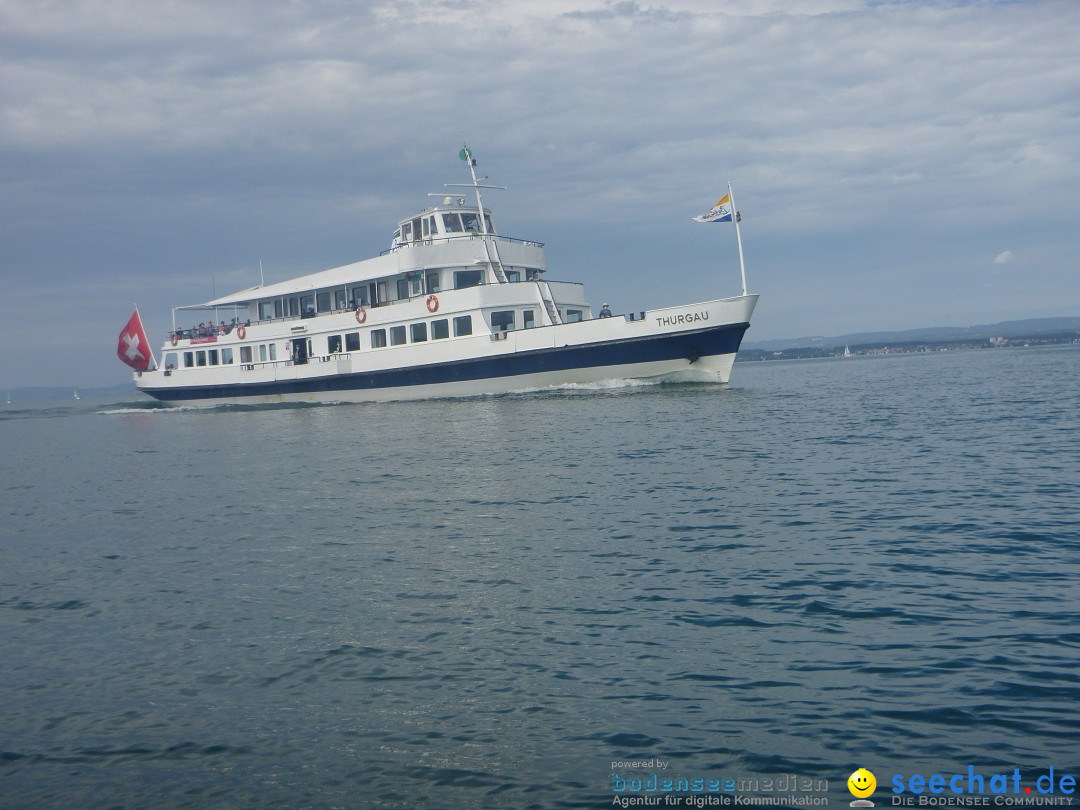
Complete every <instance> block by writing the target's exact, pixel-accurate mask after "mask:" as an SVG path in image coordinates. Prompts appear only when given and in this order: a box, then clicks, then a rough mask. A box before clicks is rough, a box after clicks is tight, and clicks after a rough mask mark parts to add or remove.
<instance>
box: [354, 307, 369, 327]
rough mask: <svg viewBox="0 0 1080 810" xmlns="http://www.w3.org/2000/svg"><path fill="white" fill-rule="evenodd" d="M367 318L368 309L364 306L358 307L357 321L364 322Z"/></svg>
mask: <svg viewBox="0 0 1080 810" xmlns="http://www.w3.org/2000/svg"><path fill="white" fill-rule="evenodd" d="M366 320H367V310H366V309H364V308H363V307H357V308H356V322H357V323H363V322H364V321H366Z"/></svg>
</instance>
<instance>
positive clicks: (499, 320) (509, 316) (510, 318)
mask: <svg viewBox="0 0 1080 810" xmlns="http://www.w3.org/2000/svg"><path fill="white" fill-rule="evenodd" d="M513 328H514V310H512V309H504V310H501V311H499V312H492V313H491V331H493V332H508V331H511V330H513Z"/></svg>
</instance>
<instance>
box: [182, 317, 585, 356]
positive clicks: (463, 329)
mask: <svg viewBox="0 0 1080 810" xmlns="http://www.w3.org/2000/svg"><path fill="white" fill-rule="evenodd" d="M517 314H518V313H517V312H516V311H515V310H512V309H505V310H498V311H496V312H492V313H491V330H492V331H493V332H508V331H513V330H515V329H517V328H518V327H517ZM581 314H582V311H581V310H579V309H568V310H566V313H565V319H566V321H567V323H573V322H575V321H580V320H581ZM453 321H454V337H466V336H468V335H471V334H472V333H473V331H472V316H471V315H460V316H458V317H455V318H454V319H453ZM535 326H536V316H535V313H534V311H533V310H531V309H525V310H522V311H521V328H522V329H532V328H533V327H535ZM369 334H370V340H371V348H373V349H382V348H384V347H386V346H388V345H389V346H403V345H405V344H406V343H423V342H425V341H427V340H428V339H429V337H430V339H431V340H445V339H446V338H449V337H450V320H449V319H447V318H440V319H438V320H434V321H431V322H430V323H429V322H427V321H419V322H417V323H412V324H409V325H408V326H404V325H402V326H391V327H389V329H372V330H371V331H370V333H369ZM388 338H389V342H388ZM326 343H327V347H326V348H327V353H328V354H340V353H341V352H342V351H346V352H358V351H360V333H359V332H346V333H345V335H330V336H328V337H327V339H326ZM256 351H257V352H258V357H259V362H260V363H267V362H269V363H273V362H275V361H276V360H277V344H276V343H260V344H258V345H256V346H241V347H240V362H241V363H247V364H250V363H253V362H255V361H254V359H253V358H254V356H255V352H256ZM233 356H234V355H233V349H232V348H223V349H199V350H197V351H190V352H184V368H202V367H204V366H217V365H223V366H228V365H232V363H233ZM165 364H166V368H175V367H176V355H175V354H173V353H170V354H168V355H166V357H165Z"/></svg>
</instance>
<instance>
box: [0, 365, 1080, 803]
mask: <svg viewBox="0 0 1080 810" xmlns="http://www.w3.org/2000/svg"><path fill="white" fill-rule="evenodd" d="M132 399H134V395H133V396H132ZM0 407H2V409H0V634H2V635H0V650H2V658H3V662H2V663H0V717H2V720H3V722H2V726H0V807H3V808H39V809H40V808H76V807H78V808H337V807H340V808H368V807H371V808H570V807H608V806H612V805H613V801H615V800H618V799H620V798H638V799H642V800H644V799H648V798H650V797H652V798H655V799H656V800H657V801H661V802H664V801H666V802H667V806H683V807H690V806H706V805H705V804H702V802H705V801H707V800H709V799H715V800H717V801H720V800H721V799H729V800H732V799H733V798H734V797H735V796H736V795H751V796H758V797H765V798H770V799H775V798H776V797H778V796H781V797H782V796H788V795H789V794H791V793H794V794H795V798H797V799H805V798H808V799H810V800H812V801H810V802H809V803H810V804H815V803H816V805H817V806H822V804H829V805H831V806H833V807H846V806H847V804H848V802H850V801H851V800H852V795H851V794H850V793H849V792H848V789H847V784H846V781H847V778H848V775H849V774H851V772H852V771H854V770H855V769H856V768H858V767H860V766H862V767H866V768H868V769H869V770H871V771H872V772H873V773H874V774H875V775H876V777H877V783H878V789H877V794H876V796H875V797H874V800H875V802H876V804H877V805H878V806H879V807H881V806H887V805H888V804H889V802H890V797H891V796H892V795H893V794H892V790H893V787H892V786H893V785H894V784H895V782H894V781H893V780H894V777H895V776H897V775H899V777H900V779H901V784H902V785H906V784H907V783H906V782H904V781H903V780H906V779H908V778H909V777H910V776H911V775H912V774H921V775H923V776H924V777H928V776H929V775H932V774H935V773H937V774H944V775H945V777H946V778H948V777H949V776H950V775H952V774H963V775H964V781H965V783H966V781H967V779H968V778H969V766H970V767H971V768H972V772H975V773H979V774H984V775H985V776H986V781H987V793H989V792H990V790H989V783H990V780H991V775H993V774H1012V773H1013V770H1014V768H1015V769H1018V772H1019V774H1020V778H1022V783H1021V784H1022V787H1021V790H1022V791H1023V792H1025V793H1026V787H1034V786H1035V785H1036V779H1037V777H1039V776H1040V775H1042V774H1044V773H1048V772H1049V769H1050V768H1051V767H1053V768H1054V769H1055V774H1056V775H1055V777H1054V778H1055V779H1058V780H1060V778H1061V776H1062V775H1063V774H1072V775H1073V776H1080V744H1078V736H1080V732H1078V728H1080V666H1078V664H1080V597H1078V592H1077V582H1078V576H1080V525H1078V519H1077V517H1078V504H1080V491H1078V489H1080V347H1062V348H1045V349H1044V348H1028V349H1009V350H995V351H971V352H947V353H935V354H920V355H892V356H886V357H872V358H871V357H859V358H854V359H836V360H825V361H802V362H774V363H758V364H755V363H740V364H737V365H736V367H735V371H734V375H733V383H732V385H731V386H729V387H721V386H705V385H685V384H684V385H670V386H664V385H661V386H641V385H624V386H615V385H613V386H611V387H603V386H598V387H593V388H573V389H562V390H555V391H538V392H529V393H521V394H512V395H505V396H496V397H483V398H471V399H462V400H449V401H428V402H409V403H400V404H397V403H395V404H380V405H332V406H323V407H277V408H275V407H265V408H208V409H186V410H185V409H162V408H157V407H154V406H148V405H145V404H140V403H131V402H129V403H122V402H121V403H116V402H104V401H97V402H93V401H87V400H86V399H85V398H84V400H83V401H81V402H77V403H76V402H71V403H61V404H57V403H51V404H44V405H39V406H21V405H19V404H18V403H16V404H13V405H9V406H6V407H3V406H0ZM643 763H644V764H643ZM663 765H666V768H664V767H663ZM653 773H658V775H659V777H660V778H661V780H663V779H664V778H677V779H685V780H686V782H685V783H680V782H676V783H675V786H676V788H680V787H681V788H683V789H682V790H681V791H680V790H678V789H670V788H669V790H668V791H667V792H666V793H665V792H663V791H657V792H652V793H650V792H649V786H650V781H649V780H650V779H651V778H652V776H651V774H653ZM1011 778H1012V777H1011V776H1010V779H1011ZM634 780H637V781H636V782H635V781H634ZM694 780H697V782H696V783H695V782H694ZM713 780H715V782H714V784H721V785H726V784H737V789H736V790H735V791H734V793H732V792H727V788H726V787H721V788H720V789H719V792H717V791H716V790H713V791H711V792H710V789H709V787H708V785H709V783H710V782H711V781H713ZM721 780H732V781H731V782H726V781H721ZM781 780H784V781H783V782H781ZM662 784H663V782H662V781H661V785H662ZM702 784H704V786H703V787H702V786H701V785H702ZM699 787H700V789H698V788H699ZM1011 787H1012V783H1011V782H1010V790H1011ZM789 788H792V790H789ZM1039 793H1040V791H1038V790H1036V791H1035V795H1039ZM906 795H908V796H911V795H913V794H912V793H911V792H910V791H909V792H908V793H907V794H906ZM1057 795H1058V796H1061V795H1063V794H1062V793H1060V792H1059V793H1057ZM1074 801H1080V800H1078V799H1074ZM695 802H697V803H696V804H695ZM709 806H711V805H709ZM991 806H992V805H991Z"/></svg>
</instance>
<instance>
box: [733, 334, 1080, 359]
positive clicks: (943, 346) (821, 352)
mask: <svg viewBox="0 0 1080 810" xmlns="http://www.w3.org/2000/svg"><path fill="white" fill-rule="evenodd" d="M833 340H835V338H833ZM1070 344H1080V333H1076V332H1070V333H1066V334H1061V335H1030V336H1027V337H989V338H981V339H971V338H957V339H955V340H912V341H897V342H889V341H871V342H866V343H854V344H853V343H839V344H836V345H830V346H827V347H826V346H793V347H790V348H786V349H775V350H771V351H770V350H768V349H740V350H739V353H738V355H736V357H735V360H736V362H740V361H741V362H753V361H762V360H809V359H815V358H823V357H844V356H845V355H844V350H845V348H846V349H848V350H849V351H850V355H848V356H850V357H858V356H866V355H877V354H919V353H927V352H947V351H969V350H972V349H1007V348H1015V347H1025V346H1067V345H1070Z"/></svg>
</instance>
